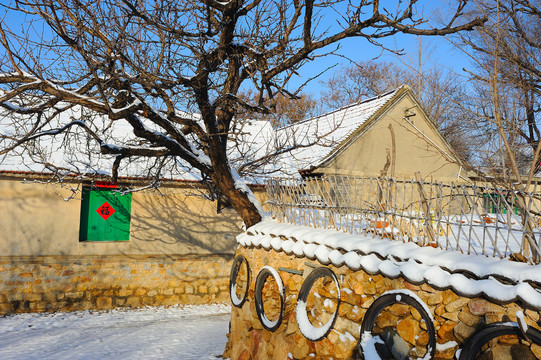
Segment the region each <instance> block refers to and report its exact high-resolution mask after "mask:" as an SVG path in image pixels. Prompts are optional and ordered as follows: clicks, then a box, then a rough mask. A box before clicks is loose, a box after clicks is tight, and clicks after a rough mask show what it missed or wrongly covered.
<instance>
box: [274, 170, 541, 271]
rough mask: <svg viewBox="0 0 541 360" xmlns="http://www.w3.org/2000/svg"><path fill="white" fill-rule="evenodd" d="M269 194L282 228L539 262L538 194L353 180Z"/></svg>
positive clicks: (283, 182) (307, 183)
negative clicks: (333, 232) (324, 230)
mask: <svg viewBox="0 0 541 360" xmlns="http://www.w3.org/2000/svg"><path fill="white" fill-rule="evenodd" d="M266 189H267V193H268V195H269V201H268V204H269V205H270V207H271V211H272V213H273V215H274V216H275V217H276V218H277V219H278V220H279V221H282V222H288V223H292V224H298V225H307V226H312V227H318V228H335V229H337V230H341V231H344V232H347V233H351V234H359V235H371V236H374V237H380V238H381V237H383V238H387V239H390V240H394V241H402V242H414V243H416V244H418V245H419V246H432V247H439V248H441V249H445V250H456V251H460V252H462V253H465V254H478V255H484V256H491V257H499V258H506V257H507V258H513V259H515V260H518V261H524V262H528V263H531V264H538V263H539V262H540V253H541V250H540V239H541V211H540V208H541V193H539V192H526V191H516V190H509V189H506V188H502V187H497V186H489V185H487V184H483V185H479V184H475V185H466V184H444V183H428V182H423V181H422V180H421V179H417V180H397V179H392V178H376V177H350V176H325V177H322V178H306V179H303V180H299V179H285V178H279V179H271V180H269V181H268V182H267V184H266Z"/></svg>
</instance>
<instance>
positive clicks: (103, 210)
mask: <svg viewBox="0 0 541 360" xmlns="http://www.w3.org/2000/svg"><path fill="white" fill-rule="evenodd" d="M96 212H97V213H98V214H100V216H101V217H102V218H103V220H107V219H109V216H111V215H113V214H114V213H115V209H113V207H112V206H111V205H109V203H108V202H107V201H106V202H104V203H103V205H102V206H100V207H99V208H97V209H96Z"/></svg>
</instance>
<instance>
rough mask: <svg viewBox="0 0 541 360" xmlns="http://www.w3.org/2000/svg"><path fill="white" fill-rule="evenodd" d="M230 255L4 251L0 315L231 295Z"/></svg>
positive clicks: (219, 299) (193, 300)
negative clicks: (13, 253) (6, 253)
mask: <svg viewBox="0 0 541 360" xmlns="http://www.w3.org/2000/svg"><path fill="white" fill-rule="evenodd" d="M231 260H232V256H231V255H223V256H221V255H197V256H195V255H193V256H166V255H156V256H144V255H130V256H127V255H126V256H124V255H114V256H33V257H24V256H22V257H13V258H12V257H0V315H5V314H12V313H22V312H52V311H77V310H87V309H112V308H117V307H133V308H136V307H141V306H162V305H176V304H202V303H212V302H223V301H228V299H229V292H228V283H229V271H230V267H231Z"/></svg>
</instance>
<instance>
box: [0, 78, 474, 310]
mask: <svg viewBox="0 0 541 360" xmlns="http://www.w3.org/2000/svg"><path fill="white" fill-rule="evenodd" d="M0 121H1V120H0ZM233 131H234V132H235V135H236V137H237V139H238V140H240V141H236V142H234V143H233V145H232V146H231V148H230V157H231V159H232V160H231V161H232V164H233V166H235V167H238V166H240V165H239V164H248V165H250V166H254V167H259V169H260V170H259V172H258V171H250V172H251V174H254V175H252V176H250V177H247V178H246V180H247V181H248V182H249V183H252V184H254V186H253V187H252V188H253V189H255V190H256V191H255V192H256V195H257V196H258V197H259V198H260V200H261V201H262V202H264V201H265V198H266V194H265V193H264V191H263V188H262V187H261V186H260V184H262V183H263V182H264V180H265V178H266V177H268V176H273V177H277V176H296V177H299V176H323V175H332V174H342V175H355V176H359V175H360V176H364V175H367V176H374V175H375V176H381V175H383V176H393V177H405V178H411V177H413V176H414V174H415V173H416V172H420V173H421V174H422V176H423V177H425V178H434V179H440V180H444V179H446V180H448V179H451V180H454V181H456V180H459V179H461V177H463V176H464V170H463V164H462V162H461V161H460V159H459V158H458V156H457V155H456V154H455V152H454V151H453V149H452V148H451V147H450V145H449V144H448V143H447V142H446V141H445V139H444V138H443V137H442V136H441V134H440V133H439V131H438V130H437V128H436V127H435V126H434V124H433V123H432V122H431V121H430V119H429V118H428V116H427V115H426V113H425V112H424V111H423V109H422V107H421V106H420V105H419V103H418V101H417V100H416V98H415V96H414V95H413V92H412V91H411V89H410V88H409V87H407V86H404V87H401V88H399V89H397V90H394V91H391V92H389V93H386V94H383V95H381V96H379V97H376V98H372V99H367V100H364V101H361V102H359V103H357V104H353V105H350V106H347V107H344V108H341V109H338V110H336V111H333V112H331V113H328V114H324V115H322V116H319V117H315V118H311V119H307V120H305V121H302V122H298V123H295V124H292V125H289V126H285V127H282V128H280V129H274V128H273V127H272V126H271V125H270V123H269V122H267V121H264V120H254V121H246V122H244V123H241V124H239V125H238V126H237V127H235V128H234V129H233ZM120 135H121V136H125V137H126V136H128V137H129V133H128V132H127V131H123V132H121V134H120ZM60 142H61V141H60ZM60 142H59V143H60ZM57 145H58V144H56V145H54V146H57ZM270 154H274V155H277V156H272V157H269V155H270ZM53 155H54V156H56V157H59V156H60V155H59V154H53ZM72 155H75V157H76V159H75V160H76V161H75V162H74V163H77V164H82V166H88V164H89V163H88V162H86V160H85V159H81V158H77V154H72ZM18 159H20V156H19V157H18V158H14V157H12V158H10V157H4V158H2V159H1V161H0V228H1V229H3V231H2V232H0V251H1V253H0V280H1V282H0V314H3V313H10V312H17V311H53V310H79V309H86V308H102V309H106V308H112V307H119V306H141V305H169V304H176V303H197V302H207V301H217V300H225V299H227V297H228V292H227V283H228V275H229V271H230V269H229V266H230V260H231V259H232V256H233V254H234V250H235V246H236V243H235V240H234V239H235V236H236V234H238V233H239V232H240V230H241V222H240V219H239V218H238V216H236V214H234V212H233V211H231V210H225V211H221V212H220V213H218V214H217V213H216V209H217V203H216V202H215V201H212V199H209V198H208V196H206V195H205V194H207V192H206V189H205V187H204V186H203V185H202V184H201V183H200V182H199V181H198V179H197V178H194V177H193V174H190V173H189V172H188V175H187V176H188V177H180V178H179V177H178V176H175V175H174V174H175V172H174V171H170V172H169V173H167V176H166V177H165V178H162V179H160V181H161V183H162V184H161V187H160V189H159V190H150V189H149V190H145V191H142V192H137V193H134V194H133V195H130V196H132V197H131V198H130V200H129V201H128V202H123V201H124V200H122V201H120V200H119V199H118V196H119V195H118V192H115V189H111V188H107V187H104V186H108V185H107V184H104V183H101V184H99V183H96V182H95V180H96V178H91V177H85V176H73V177H70V176H66V177H65V178H64V179H63V181H64V182H63V184H62V186H60V185H58V184H54V183H51V182H49V181H48V180H47V176H46V174H43V173H42V172H41V171H40V170H39V169H38V168H36V167H33V166H30V163H29V162H28V161H23V162H20V161H19V160H18ZM27 160H31V159H27ZM91 165H92V167H93V168H97V167H99V161H98V162H96V163H92V164H91ZM67 166H68V165H66V167H67ZM173 166H175V164H173ZM144 168H145V166H144V164H137V163H135V164H133V168H132V169H131V170H130V172H128V173H125V174H121V176H120V177H119V183H121V184H123V185H127V184H132V185H135V186H137V185H138V184H139V185H140V184H143V180H144V179H141V178H140V177H138V176H137V175H138V173H137V171H138V170H137V169H144ZM96 174H97V175H98V179H97V180H100V179H99V177H100V176H102V174H101V173H100V172H97V173H96ZM101 180H103V179H101ZM91 184H93V186H91ZM96 185H98V186H96ZM81 187H83V188H84V189H83V190H84V191H83V196H82V197H81V196H76V199H75V200H71V201H67V202H66V201H64V199H65V198H69V197H72V195H73V191H72V190H73V188H81ZM93 191H94V192H95V194H93ZM85 194H86V195H85ZM207 195H208V194H207ZM85 196H88V197H89V198H88V199H86V200H85V198H84V197H85ZM92 196H94V197H92ZM93 199H94V200H93ZM128 203H129V206H128V205H126V204H128ZM117 206H124V207H123V208H122V209H120V208H118V207H117ZM218 208H220V207H219V206H218ZM120 215H123V217H122V219H120V218H117V219H120V220H118V221H119V223H122V224H120V225H119V228H121V229H120V230H119V232H117V234H119V233H121V234H122V235H118V236H120V237H121V238H119V239H113V238H108V237H102V238H100V236H102V235H100V234H99V232H98V233H97V235H95V234H94V235H92V236H97V237H98V238H94V239H90V240H89V238H88V237H90V235H89V234H90V232H89V231H90V230H89V229H90V228H91V227H92V226H95V225H96V224H97V223H100V222H102V220H103V221H104V222H111V221H116V220H115V217H118V216H120ZM115 227H116V225H115ZM117 230H118V229H117ZM87 235H88V236H87ZM115 236H117V235H115ZM117 240H118V241H117Z"/></svg>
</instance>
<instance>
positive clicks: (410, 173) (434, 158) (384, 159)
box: [315, 94, 464, 181]
mask: <svg viewBox="0 0 541 360" xmlns="http://www.w3.org/2000/svg"><path fill="white" fill-rule="evenodd" d="M415 105H416V103H415V102H414V101H413V100H412V98H411V97H410V96H409V95H408V94H406V95H405V96H404V97H402V98H401V99H399V100H397V103H396V105H395V106H390V107H388V110H387V112H384V113H383V114H381V117H378V116H377V115H376V116H375V117H374V118H373V119H372V120H371V121H370V122H369V123H366V124H364V125H363V126H361V128H360V129H359V130H358V132H357V134H354V135H353V136H352V138H351V140H350V141H349V143H348V144H346V145H345V146H344V147H343V149H342V150H341V151H340V152H339V153H337V155H336V156H334V157H332V158H331V159H330V160H329V161H327V162H325V163H324V164H323V165H322V167H320V168H318V169H316V170H315V172H321V173H326V174H345V175H357V176H359V175H370V176H379V175H381V173H382V170H383V169H384V168H385V167H386V164H387V163H389V164H388V165H387V166H388V169H387V171H386V173H385V175H386V176H391V177H395V178H407V179H410V178H413V177H414V175H415V172H417V171H419V172H420V173H421V176H422V177H423V178H425V179H430V178H433V179H441V180H444V179H445V180H453V181H457V179H458V175H459V173H460V172H461V167H460V165H459V164H458V163H457V162H456V161H455V160H450V159H449V157H448V156H445V155H444V154H442V152H441V150H440V149H444V151H445V152H447V153H449V155H452V154H450V152H449V150H448V149H447V146H446V145H445V143H444V141H443V139H442V138H441V137H440V136H439V135H438V134H437V132H436V131H435V129H434V127H433V126H431V125H429V120H427V118H426V117H425V115H424V112H423V111H422V110H421V109H420V108H418V107H415ZM407 109H410V110H411V111H413V112H415V113H416V115H415V116H411V117H409V121H410V122H412V123H413V125H414V126H415V127H414V126H412V125H410V124H408V123H407V122H406V121H405V120H404V114H405V111H406V110H407ZM390 125H391V126H392V129H393V132H394V138H395V151H394V153H395V157H394V159H393V142H392V136H391V131H390V129H389V126H390ZM427 138H428V139H430V140H427ZM431 141H432V142H434V143H435V144H436V145H437V146H434V144H432V143H431ZM438 147H439V148H440V149H438ZM393 160H394V173H393V166H392V164H393ZM463 175H464V174H463Z"/></svg>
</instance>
